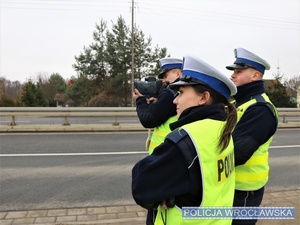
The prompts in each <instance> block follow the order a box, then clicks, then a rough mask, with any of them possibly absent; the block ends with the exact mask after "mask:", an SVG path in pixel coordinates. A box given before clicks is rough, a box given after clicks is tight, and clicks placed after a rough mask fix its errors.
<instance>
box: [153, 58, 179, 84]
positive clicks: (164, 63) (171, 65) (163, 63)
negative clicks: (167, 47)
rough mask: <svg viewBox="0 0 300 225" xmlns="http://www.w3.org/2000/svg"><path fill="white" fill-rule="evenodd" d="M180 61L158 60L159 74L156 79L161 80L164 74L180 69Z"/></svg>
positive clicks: (170, 59)
mask: <svg viewBox="0 0 300 225" xmlns="http://www.w3.org/2000/svg"><path fill="white" fill-rule="evenodd" d="M182 61H183V60H182V59H177V58H162V59H160V60H159V66H160V68H161V72H160V74H159V75H158V78H160V79H163V78H164V74H165V73H166V72H168V71H169V70H172V69H182Z"/></svg>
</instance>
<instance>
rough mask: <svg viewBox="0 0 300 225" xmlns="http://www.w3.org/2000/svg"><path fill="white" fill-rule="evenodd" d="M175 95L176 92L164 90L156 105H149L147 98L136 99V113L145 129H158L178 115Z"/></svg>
mask: <svg viewBox="0 0 300 225" xmlns="http://www.w3.org/2000/svg"><path fill="white" fill-rule="evenodd" d="M174 94H175V92H174V91H172V90H170V89H168V88H164V89H163V90H162V92H161V93H160V94H159V96H158V99H157V101H156V102H154V103H151V104H147V101H146V98H145V97H139V98H137V99H136V111H137V114H138V117H139V119H140V122H141V124H142V125H143V127H145V128H154V127H157V126H159V125H161V124H163V123H164V122H166V121H167V120H168V119H169V118H170V117H172V116H175V115H176V105H175V104H174V103H173V100H174Z"/></svg>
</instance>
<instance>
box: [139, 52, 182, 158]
mask: <svg viewBox="0 0 300 225" xmlns="http://www.w3.org/2000/svg"><path fill="white" fill-rule="evenodd" d="M159 65H160V68H161V72H160V74H159V75H158V78H159V79H162V83H163V87H164V88H163V90H162V92H161V93H160V94H159V96H158V99H154V98H150V99H146V98H145V96H143V95H142V94H141V93H140V92H139V91H138V90H137V89H134V93H133V98H134V99H136V111H137V115H138V117H139V120H140V122H141V124H142V125H143V126H144V127H145V128H155V129H154V132H153V134H152V136H151V140H150V145H149V149H148V150H149V154H151V153H152V152H153V150H154V148H155V147H156V146H158V145H159V144H161V143H162V142H163V141H164V138H165V136H166V135H167V134H168V133H170V131H171V130H170V128H169V124H170V123H172V122H174V121H176V120H177V118H176V107H175V105H174V104H173V100H174V94H175V92H174V91H173V90H171V89H170V88H168V85H169V84H170V83H173V82H174V81H176V80H178V79H179V77H180V76H181V68H182V59H177V58H162V59H160V60H159Z"/></svg>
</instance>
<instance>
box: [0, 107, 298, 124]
mask: <svg viewBox="0 0 300 225" xmlns="http://www.w3.org/2000/svg"><path fill="white" fill-rule="evenodd" d="M277 110H278V114H279V117H281V118H282V121H281V122H283V123H287V117H300V108H277ZM136 115H137V114H136V108H135V107H0V117H11V118H12V119H11V123H10V126H15V125H16V117H48V116H51V117H63V118H64V124H63V125H70V123H69V117H115V124H118V118H119V117H134V116H136Z"/></svg>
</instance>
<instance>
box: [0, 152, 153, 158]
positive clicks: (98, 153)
mask: <svg viewBox="0 0 300 225" xmlns="http://www.w3.org/2000/svg"><path fill="white" fill-rule="evenodd" d="M133 154H148V152H146V151H145V152H85V153H74V152H70V153H44V154H43V153H38V154H37V153H32V154H31V153H28V154H0V157H23V156H25V157H26V156H29V157H32V156H90V155H133Z"/></svg>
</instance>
